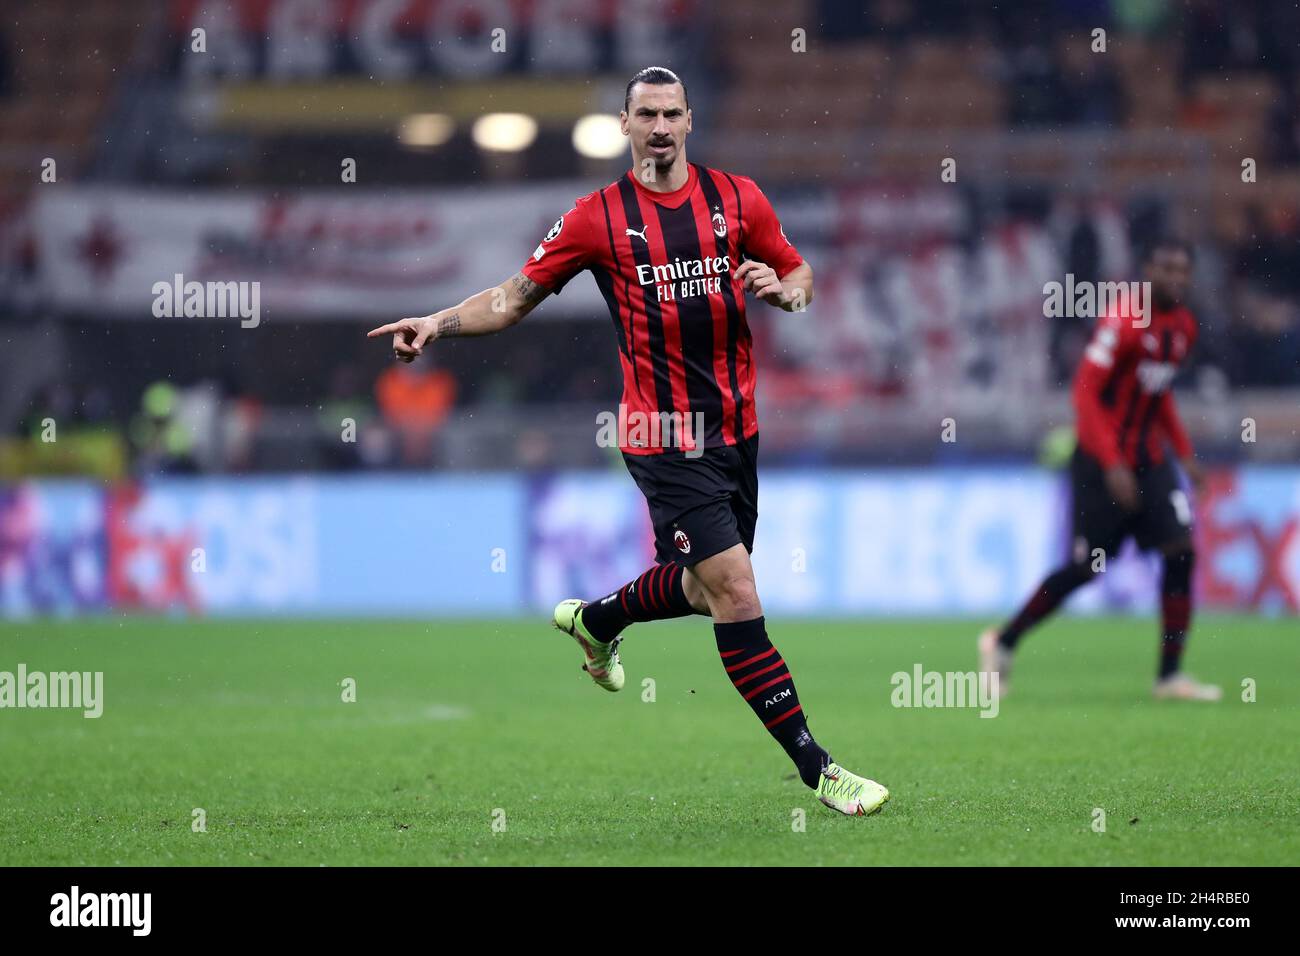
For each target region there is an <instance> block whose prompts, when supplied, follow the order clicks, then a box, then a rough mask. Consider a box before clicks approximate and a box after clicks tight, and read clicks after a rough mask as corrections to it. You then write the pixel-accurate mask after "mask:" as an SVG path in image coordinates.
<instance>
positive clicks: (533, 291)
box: [510, 272, 550, 305]
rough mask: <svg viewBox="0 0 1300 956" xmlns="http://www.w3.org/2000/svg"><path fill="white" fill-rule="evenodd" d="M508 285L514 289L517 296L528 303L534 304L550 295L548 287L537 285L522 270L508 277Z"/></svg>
mask: <svg viewBox="0 0 1300 956" xmlns="http://www.w3.org/2000/svg"><path fill="white" fill-rule="evenodd" d="M510 285H511V287H512V288H513V289H514V291H515V294H516V295H517V296H519V298H521V299H523V300H524V302H526V303H527V304H528V305H536V304H537V303H538V302H541V301H542V300H543V299H545V298H546V297H547V296H548V295H550V290H549V289H546V288H545V287H543V286H540V285H538V284H537V283H536V282H534V281H533V280H532V279H530V278H528V276H526V275H524V274H523V273H522V272H516V273H515V274H514V276H513V277H512V278H511V279H510Z"/></svg>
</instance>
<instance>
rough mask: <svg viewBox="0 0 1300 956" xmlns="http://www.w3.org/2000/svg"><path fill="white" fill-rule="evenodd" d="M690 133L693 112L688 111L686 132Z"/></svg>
mask: <svg viewBox="0 0 1300 956" xmlns="http://www.w3.org/2000/svg"><path fill="white" fill-rule="evenodd" d="M690 131H691V111H690V110H687V111H686V132H688V133H689V132H690Z"/></svg>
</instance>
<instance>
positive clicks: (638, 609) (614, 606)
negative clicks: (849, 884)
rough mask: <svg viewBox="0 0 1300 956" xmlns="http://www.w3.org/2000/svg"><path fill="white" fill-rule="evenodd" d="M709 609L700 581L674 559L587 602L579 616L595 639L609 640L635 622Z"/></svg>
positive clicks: (604, 641) (698, 612)
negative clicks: (597, 598)
mask: <svg viewBox="0 0 1300 956" xmlns="http://www.w3.org/2000/svg"><path fill="white" fill-rule="evenodd" d="M708 613H709V605H708V602H707V601H706V600H705V597H704V593H703V591H702V590H701V589H700V586H699V583H698V582H697V581H695V580H694V578H693V577H692V575H691V573H690V571H689V570H687V568H686V567H685V566H683V565H681V564H678V563H677V562H676V561H670V562H668V563H666V564H656V565H655V566H654V567H652V568H650V570H648V571H646V572H644V573H643V574H641V575H640V576H639V577H636V578H634V579H633V580H631V581H629V582H628V583H627V584H624V585H623V586H622V587H620V588H618V589H617V590H615V591H613V592H612V593H610V594H607V595H606V596H605V597H603V598H600V599H599V600H596V601H592V602H591V603H589V604H587V605H585V606H584V607H583V608H582V611H581V614H580V615H579V616H580V618H581V624H582V626H583V627H584V628H585V629H586V631H587V633H588V634H589V635H590V636H591V638H592V639H594V640H597V641H601V642H603V643H608V642H610V641H612V640H614V638H616V637H618V636H619V635H620V634H622V633H623V631H624V630H626V629H627V628H628V627H630V626H631V625H633V624H641V623H644V622H646V621H663V620H668V619H670V618H675V617H685V616H686V615H687V614H708Z"/></svg>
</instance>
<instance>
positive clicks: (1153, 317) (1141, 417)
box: [979, 240, 1222, 701]
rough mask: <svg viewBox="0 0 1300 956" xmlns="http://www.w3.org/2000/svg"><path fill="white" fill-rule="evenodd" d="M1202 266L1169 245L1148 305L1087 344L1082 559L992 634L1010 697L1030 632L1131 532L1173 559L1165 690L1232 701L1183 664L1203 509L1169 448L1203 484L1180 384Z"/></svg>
mask: <svg viewBox="0 0 1300 956" xmlns="http://www.w3.org/2000/svg"><path fill="white" fill-rule="evenodd" d="M1191 270H1192V249H1191V246H1189V245H1188V244H1186V243H1184V242H1180V241H1174V240H1163V241H1160V242H1158V243H1156V244H1155V245H1154V246H1152V248H1151V249H1150V251H1149V252H1148V253H1147V256H1146V259H1145V263H1144V269H1143V275H1142V278H1143V280H1144V282H1147V283H1150V285H1149V289H1150V298H1149V301H1147V302H1145V303H1144V305H1145V308H1142V309H1139V308H1137V307H1135V306H1136V304H1135V303H1133V302H1132V301H1131V300H1129V301H1128V302H1127V308H1122V309H1117V310H1114V311H1112V313H1111V314H1110V315H1107V316H1105V317H1104V318H1102V319H1101V321H1100V322H1099V323H1098V324H1097V328H1096V331H1095V332H1094V333H1093V336H1092V341H1091V343H1090V344H1089V345H1088V347H1087V349H1086V350H1085V351H1084V354H1083V359H1082V361H1081V362H1080V363H1079V369H1078V373H1077V374H1076V376H1075V380H1074V407H1075V414H1076V416H1077V429H1078V436H1079V442H1078V446H1077V447H1076V448H1075V451H1074V456H1073V459H1072V460H1071V463H1070V480H1071V490H1072V493H1073V499H1074V540H1073V546H1072V553H1071V555H1070V560H1069V562H1068V563H1067V564H1065V565H1064V566H1063V567H1060V568H1058V569H1056V570H1055V571H1053V572H1052V573H1051V574H1049V575H1048V576H1047V578H1046V579H1045V580H1044V581H1043V583H1042V584H1041V585H1039V587H1038V589H1037V590H1036V591H1035V592H1034V593H1033V595H1032V596H1031V597H1030V598H1029V600H1028V602H1027V603H1026V604H1025V605H1024V607H1023V608H1021V610H1020V612H1019V613H1018V614H1016V616H1015V617H1013V618H1012V619H1011V620H1010V621H1008V622H1007V623H1006V624H1005V625H1004V626H1003V627H1002V628H1001V629H990V630H988V631H985V632H984V634H982V635H981V636H980V642H979V647H980V664H981V666H980V669H981V671H982V672H983V673H985V674H989V673H997V675H998V679H999V689H1000V691H1001V693H1003V694H1005V693H1007V691H1008V689H1009V684H1008V678H1009V677H1010V673H1011V659H1012V655H1013V653H1014V652H1015V649H1016V646H1017V645H1018V643H1019V641H1020V639H1021V638H1022V637H1023V636H1024V635H1025V634H1026V633H1027V632H1028V631H1029V630H1030V628H1032V627H1034V626H1035V625H1037V624H1039V623H1040V622H1041V621H1043V619H1045V618H1046V617H1048V616H1049V615H1050V614H1052V613H1053V612H1054V611H1056V609H1057V608H1058V607H1060V605H1061V603H1062V602H1063V601H1064V600H1065V599H1066V598H1067V597H1068V596H1069V595H1070V594H1071V593H1072V592H1073V591H1074V590H1075V589H1077V588H1079V587H1081V586H1082V585H1084V584H1087V583H1088V582H1089V581H1091V580H1092V579H1093V578H1094V577H1095V576H1096V575H1097V574H1098V573H1101V572H1103V571H1104V570H1105V566H1106V562H1107V561H1108V560H1110V559H1112V558H1114V557H1115V555H1116V553H1117V552H1118V550H1119V548H1120V546H1121V545H1122V544H1123V543H1124V541H1125V539H1127V538H1129V537H1130V536H1131V537H1133V538H1134V539H1136V541H1137V545H1138V547H1139V548H1141V549H1142V550H1144V551H1148V550H1157V551H1159V552H1160V556H1161V561H1162V564H1163V566H1162V569H1161V577H1160V616H1161V632H1162V640H1161V645H1160V663H1159V669H1158V671H1157V674H1156V683H1155V696H1156V697H1157V698H1178V699H1182V700H1204V701H1215V700H1218V699H1219V698H1220V697H1221V696H1222V692H1221V690H1220V688H1218V687H1215V686H1213V685H1210V684H1203V683H1200V682H1199V681H1197V680H1195V679H1194V678H1192V677H1191V676H1189V675H1188V674H1185V673H1184V672H1183V671H1182V670H1181V665H1182V657H1183V649H1184V646H1185V644H1186V642H1187V631H1188V628H1189V626H1190V624H1191V611H1192V567H1193V565H1194V563H1195V558H1196V552H1195V549H1194V547H1193V544H1192V505H1191V502H1190V500H1189V499H1188V496H1187V493H1186V491H1185V490H1184V489H1183V487H1182V484H1181V482H1180V481H1179V477H1178V472H1177V470H1176V469H1175V468H1174V464H1173V462H1172V461H1171V460H1170V457H1169V449H1172V451H1173V453H1174V454H1175V455H1176V456H1177V457H1178V460H1179V462H1180V463H1181V464H1182V467H1183V470H1184V471H1185V472H1186V473H1187V477H1188V478H1189V479H1190V480H1191V482H1192V483H1193V484H1194V485H1195V486H1196V487H1197V488H1198V489H1199V488H1200V486H1201V484H1202V475H1201V469H1200V466H1199V465H1198V464H1197V462H1196V460H1195V459H1194V458H1193V457H1192V443H1191V440H1190V439H1189V438H1188V437H1187V430H1186V429H1185V428H1184V427H1183V423H1182V420H1181V418H1180V417H1179V415H1178V409H1177V406H1176V405H1175V404H1174V396H1173V392H1171V391H1170V384H1171V383H1172V382H1173V380H1174V377H1175V375H1176V374H1177V373H1178V368H1179V366H1180V365H1181V364H1182V363H1183V362H1184V361H1186V359H1187V357H1188V355H1189V353H1190V352H1191V350H1192V347H1193V346H1194V345H1195V343H1196V334H1197V328H1196V320H1195V318H1194V317H1193V315H1192V313H1191V311H1190V310H1189V309H1188V308H1187V307H1186V306H1185V305H1184V304H1183V300H1184V298H1185V297H1186V294H1187V288H1188V285H1189V282H1190V278H1191ZM1166 446H1168V447H1166Z"/></svg>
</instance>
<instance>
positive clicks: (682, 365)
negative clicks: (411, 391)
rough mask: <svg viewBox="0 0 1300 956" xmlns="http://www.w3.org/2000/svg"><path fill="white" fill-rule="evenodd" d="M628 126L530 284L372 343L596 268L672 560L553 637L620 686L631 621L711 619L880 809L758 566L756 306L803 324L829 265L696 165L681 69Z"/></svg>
mask: <svg viewBox="0 0 1300 956" xmlns="http://www.w3.org/2000/svg"><path fill="white" fill-rule="evenodd" d="M620 121H621V123H622V128H623V134H624V135H625V136H627V137H628V139H629V140H630V142H631V148H632V161H633V165H632V169H631V170H630V171H629V172H628V173H626V174H625V175H623V176H622V177H620V178H619V179H618V181H617V182H614V183H611V184H610V185H609V186H606V187H605V188H604V189H600V190H597V191H596V192H593V193H590V194H588V195H586V196H583V197H582V198H581V199H579V200H578V201H577V202H576V204H575V205H574V208H572V209H570V210H569V211H568V212H566V213H565V214H564V215H563V216H561V217H560V219H559V220H557V221H556V223H555V225H554V226H552V227H551V229H550V231H549V232H548V233H547V234H546V236H545V237H544V238H543V239H542V241H541V243H540V244H539V245H538V246H537V248H536V250H535V251H534V252H533V254H532V256H531V257H530V258H529V259H528V261H527V262H526V263H525V264H524V266H523V267H522V268H521V269H520V271H519V272H518V273H517V274H516V275H514V276H513V277H512V278H511V279H509V280H508V281H506V282H505V283H503V284H502V285H501V286H499V287H498V288H496V289H487V290H485V291H483V292H480V293H478V294H477V295H473V296H470V297H469V298H468V299H466V300H465V301H464V302H462V303H460V304H459V305H457V306H453V307H452V308H450V309H444V310H442V311H441V312H435V313H433V314H432V315H427V316H423V317H418V318H408V319H403V320H401V321H400V322H393V323H390V324H388V325H384V326H381V327H380V328H377V329H374V330H373V331H371V332H370V336H371V337H374V336H381V335H392V337H393V352H394V353H395V355H396V357H397V358H398V359H401V360H403V361H408V362H409V361H411V360H413V359H414V358H415V357H417V356H418V355H420V354H421V352H422V351H423V350H424V348H425V347H426V346H427V345H429V344H430V343H431V342H433V341H434V340H436V339H438V338H443V337H446V336H463V335H486V334H489V333H493V332H499V331H501V330H502V329H505V328H508V327H509V326H511V325H513V324H515V323H516V322H518V321H519V320H520V319H522V318H523V317H524V316H525V315H527V314H528V312H529V311H530V310H532V309H533V308H534V307H535V306H536V305H537V304H538V303H539V302H540V301H542V299H543V298H545V297H546V296H547V295H549V294H551V293H558V292H559V291H560V290H561V289H562V288H563V287H564V284H565V283H566V282H568V281H569V280H570V279H571V278H573V276H575V275H577V274H578V273H579V272H582V271H583V270H590V271H591V273H592V275H593V276H594V277H595V280H596V285H597V287H598V288H599V289H600V291H601V293H602V295H603V296H604V297H605V301H606V303H607V304H608V306H609V313H610V317H611V318H612V319H613V322H614V331H615V335H616V338H617V343H618V352H619V360H620V362H621V364H622V369H623V397H622V400H621V403H620V406H619V416H618V417H619V423H620V428H619V432H620V440H619V448H620V450H621V451H622V453H623V460H624V462H626V464H627V469H628V471H629V472H630V473H631V475H632V478H633V480H635V481H636V483H637V486H638V488H640V490H641V492H642V494H643V495H644V496H645V498H646V502H647V504H648V505H649V511H650V518H651V522H652V524H653V526H654V535H655V549H656V555H657V563H656V564H655V566H654V567H652V568H650V569H649V570H647V571H646V572H645V573H643V574H641V575H640V576H639V577H637V578H636V579H635V580H634V581H631V582H629V583H628V584H626V585H625V586H623V587H620V588H619V589H618V590H617V591H614V592H613V593H612V594H609V595H606V596H603V597H601V598H598V599H596V600H594V601H592V602H590V603H589V602H587V601H583V600H580V599H577V598H573V599H569V600H566V601H562V602H560V604H559V605H558V606H557V607H556V608H555V613H554V616H553V621H552V623H553V625H554V626H555V627H557V628H559V629H560V630H562V631H564V632H565V633H567V634H570V635H571V636H572V637H573V638H574V639H575V640H576V641H577V643H578V645H579V647H580V648H581V649H582V653H583V658H584V664H583V668H584V670H586V672H587V673H588V674H590V675H591V678H592V680H593V681H595V683H596V684H597V685H598V686H600V687H603V688H604V689H606V690H609V691H617V690H620V689H621V688H622V687H623V681H624V677H623V665H622V663H621V662H620V660H619V644H620V642H621V640H622V636H623V632H624V631H625V630H626V629H627V628H628V626H629V625H631V624H633V623H639V622H644V621H655V620H661V619H665V618H675V617H682V616H685V615H688V614H706V615H709V616H710V617H712V618H713V631H714V635H715V637H716V640H717V646H718V653H719V655H720V657H721V659H722V664H723V667H724V669H725V671H726V674H727V677H728V678H729V679H730V680H731V682H732V684H733V685H735V688H736V690H737V692H738V693H739V694H740V696H741V697H742V698H743V699H744V700H745V701H746V702H747V703H748V704H749V706H750V707H751V708H752V709H753V711H754V713H755V714H756V715H757V717H758V719H759V720H760V721H761V722H762V724H763V726H764V727H765V728H766V729H767V731H768V733H770V734H771V735H772V737H774V738H775V739H776V741H777V742H778V743H779V744H780V745H781V747H782V748H784V750H785V752H786V753H787V754H788V755H789V757H790V759H791V760H793V761H794V764H795V766H796V767H797V768H798V771H799V776H800V778H801V779H802V780H803V782H804V783H805V784H806V785H807V786H808V787H810V788H812V789H814V790H815V791H816V795H817V797H818V798H819V799H820V800H821V802H822V803H824V804H825V805H826V806H828V807H831V808H832V809H835V810H838V811H839V812H841V813H845V814H848V815H850V816H861V815H866V814H870V813H873V812H875V811H877V810H879V809H880V808H881V806H883V804H884V803H885V801H886V800H888V799H889V791H888V790H886V789H885V788H884V787H882V786H881V785H880V784H878V783H876V782H875V781H873V780H868V779H866V778H865V777H860V776H858V775H857V774H853V773H850V772H849V771H847V770H845V769H844V768H843V767H841V766H839V765H838V764H836V763H835V762H833V761H832V760H831V757H830V755H829V754H828V753H827V752H826V750H824V749H823V748H822V747H821V746H820V745H819V744H818V743H817V741H816V740H814V739H813V736H812V733H811V732H810V731H809V729H808V723H807V718H806V716H805V714H804V712H803V706H802V705H801V704H800V702H799V696H798V694H797V693H796V691H795V686H794V679H793V678H792V677H791V675H790V670H789V668H788V667H787V666H786V664H785V661H784V660H783V659H782V657H781V654H780V653H779V652H778V651H777V649H776V648H775V647H773V646H772V643H771V642H770V641H769V639H768V634H767V627H766V624H765V622H764V619H763V608H762V605H761V604H760V603H759V599H758V592H757V590H756V589H755V585H754V570H753V567H752V566H751V564H750V558H749V555H750V551H751V550H752V549H753V544H754V526H755V522H756V520H757V517H758V475H757V471H756V470H755V464H756V459H757V454H758V417H757V414H756V412H755V408H754V382H755V378H754V358H753V352H752V348H751V337H750V333H749V328H748V325H747V323H746V321H745V293H747V292H748V293H749V294H750V295H752V296H754V297H755V298H758V299H761V300H762V301H764V302H766V303H767V304H768V305H771V306H775V307H777V308H780V309H784V310H785V311H787V312H793V311H802V309H803V307H804V306H806V305H807V304H808V303H809V302H811V301H812V291H813V288H812V285H813V274H812V268H811V266H809V265H808V264H807V263H806V262H804V260H803V259H802V257H801V256H800V255H799V253H798V252H797V251H796V250H795V248H794V246H793V245H791V243H790V242H789V240H787V239H786V237H785V234H784V233H783V232H782V230H781V225H780V223H779V222H778V221H777V218H776V213H775V212H774V211H773V210H772V206H771V203H769V202H768V200H767V197H766V196H764V195H763V193H762V192H761V191H760V190H759V188H758V186H757V185H755V184H754V182H753V181H752V180H750V179H746V178H745V177H743V176H737V175H733V174H731V173H725V172H722V171H721V170H716V169H709V168H706V167H704V166H699V165H696V164H694V163H690V162H688V161H687V159H686V138H687V136H688V134H689V133H690V132H691V109H690V103H689V101H688V99H687V93H686V87H685V86H684V85H683V83H682V81H681V80H680V79H678V77H677V76H676V74H674V73H673V72H671V71H670V70H666V69H663V68H661V67H650V68H647V69H644V70H642V71H641V72H639V73H637V74H636V76H634V77H633V78H632V80H631V82H629V83H628V85H627V92H626V96H625V100H624V109H623V112H622V113H621V114H620ZM624 426H625V427H624Z"/></svg>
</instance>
